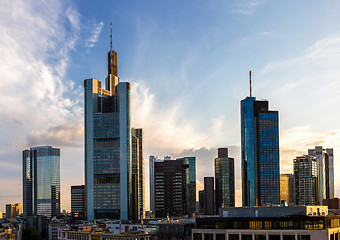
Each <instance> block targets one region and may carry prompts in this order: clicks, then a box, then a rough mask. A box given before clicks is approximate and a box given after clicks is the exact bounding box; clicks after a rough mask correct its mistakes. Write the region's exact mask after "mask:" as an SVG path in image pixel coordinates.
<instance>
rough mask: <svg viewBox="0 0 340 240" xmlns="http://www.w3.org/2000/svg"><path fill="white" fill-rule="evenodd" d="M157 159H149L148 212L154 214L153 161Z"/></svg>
mask: <svg viewBox="0 0 340 240" xmlns="http://www.w3.org/2000/svg"><path fill="white" fill-rule="evenodd" d="M156 160H157V157H155V156H150V157H149V184H150V211H151V212H153V213H155V179H154V174H155V161H156Z"/></svg>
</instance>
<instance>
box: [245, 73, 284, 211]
mask: <svg viewBox="0 0 340 240" xmlns="http://www.w3.org/2000/svg"><path fill="white" fill-rule="evenodd" d="M249 77H250V96H249V97H246V98H245V99H243V100H242V101H241V161H242V170H241V171H242V205H243V206H250V207H251V206H262V205H267V204H279V203H280V156H279V112H278V111H272V110H269V109H268V105H269V104H268V101H265V100H256V98H255V97H253V96H252V90H251V72H249Z"/></svg>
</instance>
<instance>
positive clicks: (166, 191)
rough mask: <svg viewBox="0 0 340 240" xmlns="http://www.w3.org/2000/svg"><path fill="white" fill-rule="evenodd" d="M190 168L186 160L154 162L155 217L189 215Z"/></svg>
mask: <svg viewBox="0 0 340 240" xmlns="http://www.w3.org/2000/svg"><path fill="white" fill-rule="evenodd" d="M188 168H189V164H187V163H186V162H185V161H184V160H164V161H156V162H154V187H155V217H156V218H165V217H168V216H169V217H181V216H185V215H187V214H188V213H187V199H186V193H187V190H186V188H187V179H188Z"/></svg>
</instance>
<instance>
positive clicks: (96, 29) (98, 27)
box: [85, 22, 104, 48]
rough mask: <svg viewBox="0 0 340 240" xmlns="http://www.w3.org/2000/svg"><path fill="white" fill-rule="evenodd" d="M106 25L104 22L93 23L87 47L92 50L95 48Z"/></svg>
mask: <svg viewBox="0 0 340 240" xmlns="http://www.w3.org/2000/svg"><path fill="white" fill-rule="evenodd" d="M103 26H104V23H103V22H99V23H96V22H93V23H92V24H91V27H90V36H89V37H88V39H87V40H86V43H85V44H86V46H87V47H89V48H91V47H94V46H95V43H96V42H97V41H98V38H99V36H100V33H101V32H102V29H103Z"/></svg>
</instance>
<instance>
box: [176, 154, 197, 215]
mask: <svg viewBox="0 0 340 240" xmlns="http://www.w3.org/2000/svg"><path fill="white" fill-rule="evenodd" d="M177 160H183V161H184V163H185V164H188V165H189V168H188V176H189V179H188V182H187V188H186V190H187V193H186V194H187V208H188V209H187V213H188V215H192V214H194V213H195V210H196V157H183V158H179V159H177Z"/></svg>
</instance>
